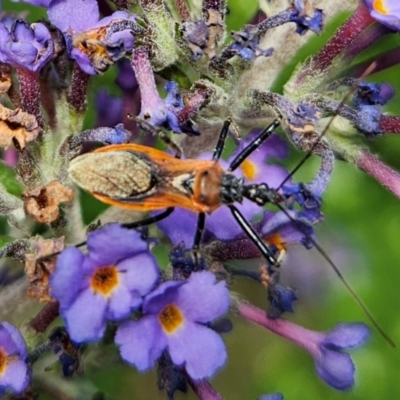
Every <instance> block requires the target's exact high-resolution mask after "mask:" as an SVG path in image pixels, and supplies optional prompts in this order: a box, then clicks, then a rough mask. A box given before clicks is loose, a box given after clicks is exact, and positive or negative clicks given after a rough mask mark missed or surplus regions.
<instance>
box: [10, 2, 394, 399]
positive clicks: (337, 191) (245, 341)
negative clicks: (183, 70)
mask: <svg viewBox="0 0 400 400" xmlns="http://www.w3.org/2000/svg"><path fill="white" fill-rule="evenodd" d="M5 7H6V8H7V9H8V10H10V9H14V10H16V9H18V10H25V9H28V8H27V6H26V5H24V4H17V5H16V4H14V3H10V2H5ZM229 8H230V14H229V16H228V19H227V20H228V24H229V26H230V27H231V28H232V29H238V28H240V26H242V25H243V23H244V22H247V21H248V20H249V19H250V18H251V17H252V16H253V15H254V13H255V11H256V9H257V3H256V1H254V0H251V1H250V0H247V1H246V2H244V1H242V0H235V1H234V0H230V1H229ZM42 15H43V16H44V15H45V14H42ZM35 18H37V17H36V16H35ZM32 20H34V19H32ZM332 29H334V28H333V27H332V26H330V27H329V30H330V31H332ZM325 40H326V36H324V35H322V36H321V37H316V36H314V37H313V38H312V40H311V43H310V44H307V45H306V46H305V47H304V48H303V49H302V50H301V54H302V56H303V55H304V54H305V53H311V52H312V51H314V50H313V49H315V46H317V47H318V46H321V45H322V44H323V42H324V41H325ZM391 40H393V39H391ZM393 44H395V45H398V42H393ZM389 45H390V44H389ZM302 56H301V57H302ZM294 65H295V62H294V63H293V65H292V67H293V66H294ZM285 73H289V72H288V71H285V72H284V73H283V74H285ZM399 73H400V69H399V68H397V67H394V68H391V70H388V71H385V72H384V73H382V74H380V75H379V76H378V75H377V76H375V77H374V80H376V81H381V80H383V79H385V80H388V81H390V83H392V84H393V85H394V86H395V87H396V89H397V94H396V97H395V98H394V99H393V100H392V101H391V103H390V105H389V106H388V107H387V108H386V111H387V112H390V113H393V114H397V115H400V112H399V110H400V107H399V106H398V105H399V104H400V101H399V94H398V93H400V79H399V76H400V74H399ZM113 76H114V75H113V72H112V71H110V72H109V73H107V74H106V75H105V76H103V77H95V78H93V80H92V87H95V86H96V87H99V86H101V85H104V84H107V82H111V81H112V80H113ZM282 79H283V78H282ZM92 107H93V105H92ZM90 118H93V114H92V116H91V117H90ZM90 118H89V120H88V123H89V124H90ZM368 145H369V146H370V147H371V148H372V150H373V152H374V153H376V154H378V155H379V158H380V159H381V160H382V161H384V162H385V163H386V164H388V165H390V166H391V167H393V169H395V170H398V171H400V156H399V155H400V137H397V135H390V136H389V135H388V136H382V137H379V138H377V139H376V140H375V141H374V142H373V143H369V144H368ZM292 153H293V154H292V158H291V159H290V161H289V165H294V164H295V162H296V161H295V160H298V159H299V154H296V152H294V151H292ZM317 167H318V160H314V159H311V160H310V162H308V163H307V165H306V166H305V167H304V168H303V169H302V170H301V171H300V172H299V173H298V174H297V175H296V176H295V180H297V181H302V180H303V179H309V178H311V177H312V174H313V173H315V171H316V169H317ZM323 210H324V213H325V216H326V218H325V221H324V222H323V223H322V224H320V226H318V227H317V229H316V230H317V238H318V240H319V241H320V243H321V245H322V246H323V247H324V249H325V250H326V251H327V252H328V254H329V255H330V256H331V257H332V259H333V260H334V261H335V263H336V264H337V265H338V266H339V268H340V269H341V270H342V272H343V273H344V275H345V276H346V278H347V279H348V280H349V281H350V282H351V284H352V286H353V287H354V289H355V291H356V292H357V294H358V295H359V296H360V297H361V298H362V299H363V301H364V302H365V303H366V304H367V306H368V308H369V309H370V310H371V312H372V313H373V315H374V316H375V318H376V319H377V321H378V322H379V324H380V325H381V326H382V328H383V329H384V330H385V331H386V332H387V333H388V334H389V335H390V336H391V337H392V339H393V340H394V341H395V342H396V343H397V345H398V346H400V317H399V316H398V313H399V311H400V290H399V284H400V200H399V199H397V198H395V197H394V196H393V195H392V194H391V193H389V192H388V191H387V190H385V189H384V188H383V187H381V186H380V185H379V184H378V183H377V182H376V181H375V180H373V179H372V178H370V177H369V176H367V175H366V174H365V173H363V172H361V171H358V170H356V169H355V168H354V167H352V166H350V165H347V164H346V163H344V162H342V161H337V162H336V168H335V172H334V175H333V178H332V181H331V183H330V185H329V189H328V192H327V193H326V195H325V197H324V207H323ZM282 269H283V279H284V282H285V283H288V284H291V285H293V286H295V287H296V288H298V294H299V301H297V302H296V303H295V314H293V315H287V316H286V318H288V319H290V320H292V321H294V322H296V323H299V324H300V325H302V326H304V327H306V328H309V329H314V330H329V329H331V328H332V327H333V326H334V325H335V324H337V323H339V322H346V321H349V322H350V321H364V322H366V323H367V324H369V321H368V320H367V318H366V317H365V315H364V314H363V312H362V311H361V310H360V308H359V307H358V306H357V304H356V303H355V301H354V299H352V297H351V296H350V295H349V293H348V292H347V291H346V289H345V288H344V286H343V285H342V284H341V283H340V281H339V279H338V278H337V277H336V276H335V274H334V273H333V272H332V270H331V269H330V267H329V265H328V264H327V262H326V261H324V259H323V258H322V257H321V256H320V255H319V254H318V253H317V252H316V251H315V250H311V251H305V250H303V249H294V250H293V251H291V252H290V254H289V256H288V257H287V260H286V263H285V264H284V265H283V267H282ZM234 288H235V289H237V291H240V292H241V293H244V294H245V295H246V296H248V298H249V299H250V300H251V301H252V302H254V303H255V304H257V305H259V306H260V307H264V305H265V292H264V290H263V289H262V288H261V287H259V286H257V285H255V284H254V283H253V282H250V281H248V280H246V279H244V278H243V279H237V281H236V282H235V286H234ZM398 307H399V308H398ZM232 320H233V323H234V330H233V332H231V333H230V334H226V335H224V339H225V341H226V344H227V348H228V354H229V362H228V363H227V365H226V366H225V367H224V368H223V369H222V370H221V371H219V372H218V374H217V375H216V376H215V378H214V379H213V380H212V384H213V385H214V386H215V388H216V389H217V390H218V392H219V393H220V394H221V395H222V397H223V398H224V399H228V400H255V399H256V398H257V397H258V396H260V395H261V394H265V393H271V392H281V393H283V394H284V396H285V399H286V400H304V399H312V400H319V399H324V400H330V399H347V400H369V399H400V379H399V375H400V355H399V350H398V349H393V348H391V347H390V346H389V345H388V344H387V343H386V342H385V341H384V340H383V339H382V337H381V336H380V335H379V334H378V333H377V332H376V330H374V329H371V337H370V340H369V341H368V343H367V344H366V345H365V346H363V347H362V348H359V349H356V350H354V351H352V352H351V355H352V358H353V360H354V363H355V365H356V373H355V378H356V384H355V386H354V388H353V389H351V390H348V391H345V392H339V391H336V390H334V389H332V388H330V387H329V386H327V385H326V384H325V383H324V382H322V381H321V380H320V379H319V378H318V377H317V376H316V375H315V373H314V365H313V361H312V359H311V357H310V356H309V355H308V354H307V353H305V351H303V350H302V349H300V348H299V347H298V346H296V345H294V344H292V343H290V342H288V341H286V340H285V339H282V338H279V337H277V336H275V335H274V334H272V333H270V332H268V331H266V330H264V329H263V328H261V327H258V326H253V325H251V324H249V323H247V322H244V321H242V320H241V319H239V318H236V317H232ZM204 350H205V351H207V349H204ZM106 351H107V354H109V355H112V360H113V361H112V362H111V361H107V360H108V358H107V357H106V356H104V357H99V358H98V359H95V360H93V359H91V360H87V362H86V363H85V369H86V374H85V376H84V377H81V378H79V377H78V378H74V379H72V380H70V381H68V383H67V384H68V385H75V384H78V385H79V383H82V380H84V379H88V378H90V379H91V380H92V382H93V383H94V384H95V385H96V386H97V387H98V390H99V391H104V392H105V394H106V395H107V396H108V398H111V399H118V400H131V399H138V400H156V399H165V398H166V395H165V394H164V393H163V392H160V391H159V390H158V389H157V386H156V379H157V377H156V373H155V372H150V373H147V374H139V373H138V372H136V371H135V370H134V369H131V368H129V367H128V366H125V365H124V364H123V363H122V362H121V361H119V360H118V358H117V356H116V349H115V348H114V347H113V346H109V347H108V348H107V350H106ZM87 353H89V351H88V352H87ZM87 357H88V358H90V356H89V355H88V356H87ZM85 358H86V356H85ZM48 374H52V372H48ZM81 396H83V397H81ZM39 398H40V399H42V398H43V399H44V398H48V397H43V396H41V397H39ZM76 398H79V399H81V398H82V399H87V398H88V397H86V395H84V394H81V395H77V397H76ZM175 398H176V399H177V400H182V399H195V398H196V397H195V396H194V395H193V393H189V394H187V395H184V394H177V395H176V397H175Z"/></svg>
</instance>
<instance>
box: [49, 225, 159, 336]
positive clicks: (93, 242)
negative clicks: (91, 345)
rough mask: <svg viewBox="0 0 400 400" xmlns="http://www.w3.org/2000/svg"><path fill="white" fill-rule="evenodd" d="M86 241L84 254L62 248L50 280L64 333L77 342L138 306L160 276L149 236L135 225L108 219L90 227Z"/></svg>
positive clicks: (94, 333) (100, 330)
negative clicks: (128, 226) (143, 236)
mask: <svg viewBox="0 0 400 400" xmlns="http://www.w3.org/2000/svg"><path fill="white" fill-rule="evenodd" d="M87 246H88V250H89V252H88V254H87V255H83V254H82V252H81V251H80V250H78V249H77V248H76V247H71V248H68V249H66V250H64V251H63V252H62V253H61V255H60V256H59V258H58V261H57V268H56V271H55V272H54V274H53V275H52V277H51V281H50V285H51V289H52V295H53V297H54V298H56V299H57V300H58V301H59V302H60V313H61V315H62V316H63V318H64V320H65V322H66V325H67V330H68V333H69V335H70V336H71V339H72V340H73V341H75V342H78V343H80V342H85V341H92V340H98V339H100V338H101V337H102V335H103V333H104V330H105V328H106V322H107V320H112V321H118V320H121V319H124V318H126V317H127V316H128V315H129V314H130V313H131V312H132V311H133V310H136V309H138V308H139V307H140V306H141V304H142V296H145V295H146V294H147V293H148V292H149V291H150V290H151V289H152V288H153V287H154V285H155V284H156V283H157V281H158V277H159V270H158V267H157V264H156V262H155V260H154V257H153V256H152V255H151V253H150V252H149V250H148V246H147V242H145V241H144V240H142V239H141V237H140V234H139V233H138V232H136V231H133V230H129V229H125V228H121V226H119V225H118V224H112V225H109V226H107V227H105V228H103V229H101V230H98V231H95V232H92V233H91V234H90V235H89V237H88V241H87Z"/></svg>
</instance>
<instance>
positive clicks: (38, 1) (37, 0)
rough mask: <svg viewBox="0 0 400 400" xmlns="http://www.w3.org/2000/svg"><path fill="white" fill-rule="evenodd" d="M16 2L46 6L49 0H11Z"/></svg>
mask: <svg viewBox="0 0 400 400" xmlns="http://www.w3.org/2000/svg"><path fill="white" fill-rule="evenodd" d="M13 1H14V2H16V3H29V4H33V5H34V6H41V7H48V6H49V4H50V2H51V0H13Z"/></svg>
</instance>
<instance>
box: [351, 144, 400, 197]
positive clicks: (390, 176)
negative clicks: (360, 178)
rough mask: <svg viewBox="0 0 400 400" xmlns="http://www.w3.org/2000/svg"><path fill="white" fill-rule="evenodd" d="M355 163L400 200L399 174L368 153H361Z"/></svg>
mask: <svg viewBox="0 0 400 400" xmlns="http://www.w3.org/2000/svg"><path fill="white" fill-rule="evenodd" d="M355 163H356V165H357V166H358V167H359V168H361V169H362V170H363V171H365V172H366V173H367V174H369V175H371V176H372V177H374V178H375V179H376V180H377V181H378V182H379V183H380V184H381V185H382V186H384V187H385V188H387V189H388V190H390V191H391V192H392V193H393V194H394V195H395V196H396V197H398V198H400V174H399V173H398V172H396V171H393V170H392V169H391V168H389V167H388V166H387V165H385V164H383V163H382V162H381V161H380V160H378V159H377V158H376V157H375V156H374V155H372V154H371V153H369V152H367V151H361V152H359V154H358V156H357V157H355Z"/></svg>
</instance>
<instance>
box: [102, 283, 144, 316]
mask: <svg viewBox="0 0 400 400" xmlns="http://www.w3.org/2000/svg"><path fill="white" fill-rule="evenodd" d="M141 304H142V301H141V298H140V297H139V296H132V293H131V292H130V291H129V289H128V288H127V287H124V286H122V285H119V287H118V288H116V289H115V290H114V291H113V294H112V296H111V297H110V298H109V301H108V306H107V312H106V318H107V319H108V320H111V321H120V320H122V319H124V318H127V317H128V316H129V314H130V313H131V311H133V310H135V309H137V308H138V307H139V306H140V305H141Z"/></svg>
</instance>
